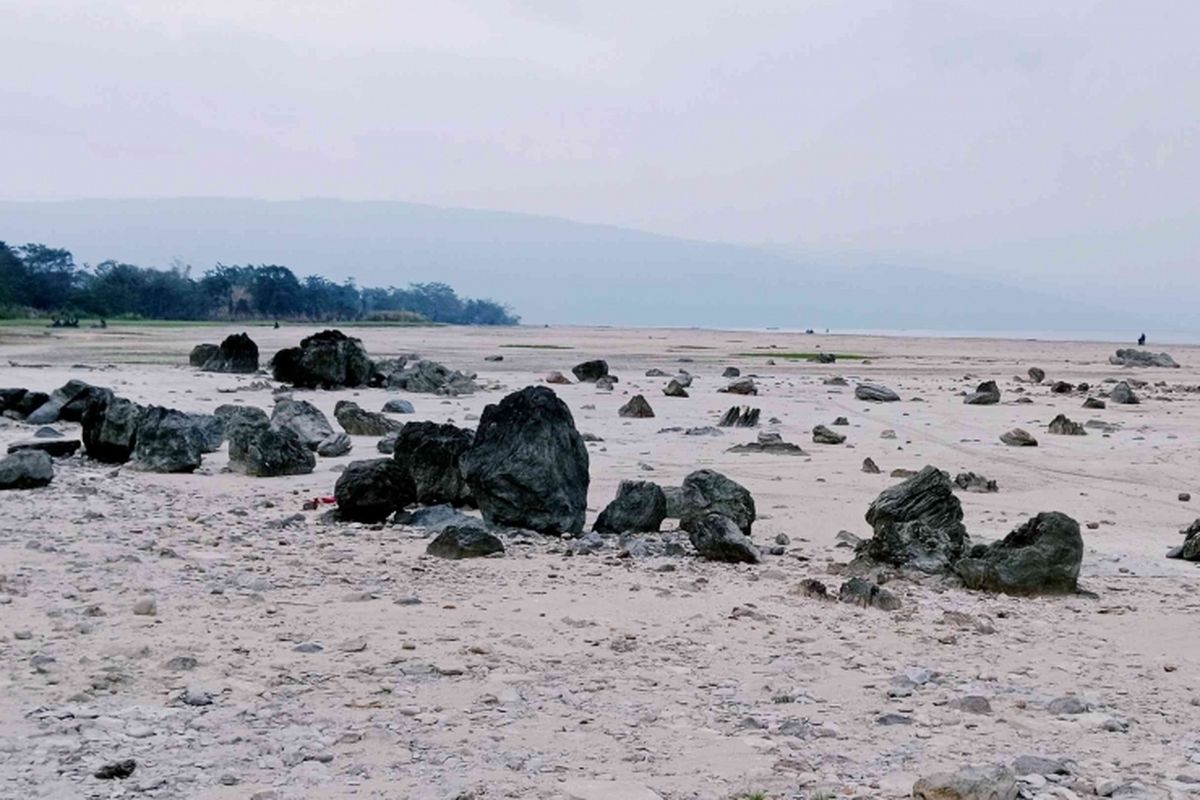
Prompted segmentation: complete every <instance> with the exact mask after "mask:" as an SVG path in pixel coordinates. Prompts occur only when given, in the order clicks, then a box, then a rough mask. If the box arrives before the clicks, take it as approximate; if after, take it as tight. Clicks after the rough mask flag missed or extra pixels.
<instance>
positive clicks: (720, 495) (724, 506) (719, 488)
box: [679, 469, 757, 535]
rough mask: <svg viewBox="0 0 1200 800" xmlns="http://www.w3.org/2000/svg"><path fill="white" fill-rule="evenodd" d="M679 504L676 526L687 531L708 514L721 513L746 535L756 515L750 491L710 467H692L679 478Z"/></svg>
mask: <svg viewBox="0 0 1200 800" xmlns="http://www.w3.org/2000/svg"><path fill="white" fill-rule="evenodd" d="M679 503H680V509H679V527H681V528H683V529H684V530H685V531H688V532H689V533H690V532H691V531H692V529H693V528H695V527H696V526H697V525H699V523H700V521H701V520H702V519H704V518H705V517H707V516H708V515H709V514H721V515H722V516H725V517H728V518H729V519H730V520H732V521H733V523H734V524H735V525H736V526H737V527H738V529H739V530H740V531H742V533H745V534H746V535H749V534H750V529H751V527H752V526H753V525H754V520H755V518H756V517H757V512H756V510H755V508H754V498H753V497H752V496H751V494H750V490H749V489H747V488H746V487H745V486H742V485H741V484H740V483H738V482H736V481H733V480H730V479H729V478H727V477H725V476H724V475H722V474H721V473H719V472H717V471H716V470H711V469H700V470H696V471H695V472H693V473H691V474H690V475H688V476H687V477H686V478H684V479H683V485H682V486H681V487H680V498H679Z"/></svg>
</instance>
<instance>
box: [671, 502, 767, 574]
mask: <svg viewBox="0 0 1200 800" xmlns="http://www.w3.org/2000/svg"><path fill="white" fill-rule="evenodd" d="M688 539H689V541H691V543H692V547H694V548H696V552H697V553H699V554H700V555H701V556H703V557H704V558H707V559H708V560H709V561H727V562H731V563H744V564H757V563H759V562H760V561H762V554H761V553H760V552H759V551H758V548H757V547H755V546H754V543H753V542H751V541H750V537H749V536H747V535H746V534H744V533H742V532H741V530H740V529H739V528H738V526H737V524H736V523H734V521H733V520H731V519H730V518H729V517H727V516H725V515H724V514H705V515H704V516H702V517H700V518H699V519H697V520H695V521H694V522H693V523H692V526H691V529H690V530H689V531H688Z"/></svg>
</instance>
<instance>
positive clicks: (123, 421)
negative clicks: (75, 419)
mask: <svg viewBox="0 0 1200 800" xmlns="http://www.w3.org/2000/svg"><path fill="white" fill-rule="evenodd" d="M142 413H143V409H142V407H141V406H139V405H137V404H136V403H134V402H132V401H130V400H126V399H125V398H124V397H115V396H113V395H112V394H111V393H110V394H108V395H104V396H100V397H96V398H93V400H92V402H91V403H89V404H88V407H87V409H86V410H84V412H83V418H82V419H81V420H80V423H81V425H82V427H83V435H82V438H83V447H84V449H85V450H86V451H87V454H88V456H89V457H90V458H94V459H96V460H97V461H103V462H105V463H108V464H124V463H125V462H126V461H128V460H129V459H130V458H131V457H132V456H133V448H134V445H135V444H136V443H137V432H138V425H139V424H140V422H141V419H142Z"/></svg>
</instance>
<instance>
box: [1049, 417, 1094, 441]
mask: <svg viewBox="0 0 1200 800" xmlns="http://www.w3.org/2000/svg"><path fill="white" fill-rule="evenodd" d="M1047 430H1048V431H1049V432H1050V433H1053V434H1055V435H1057V436H1087V431H1086V430H1084V427H1083V426H1082V425H1080V424H1079V423H1078V422H1072V421H1071V420H1070V419H1069V418H1068V417H1067V415H1066V414H1059V415H1058V416H1057V417H1055V418H1054V419H1052V420H1050V426H1049V428H1047Z"/></svg>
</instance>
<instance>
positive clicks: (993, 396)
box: [963, 381, 1000, 406]
mask: <svg viewBox="0 0 1200 800" xmlns="http://www.w3.org/2000/svg"><path fill="white" fill-rule="evenodd" d="M999 402H1000V387H999V386H997V385H996V382H995V381H984V382H983V383H981V384H979V386H978V387H976V389H975V391H973V392H971V393H970V394H968V395H967V396H966V397H964V398H963V403H965V404H966V405H969V406H994V405H996V404H997V403H999Z"/></svg>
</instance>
